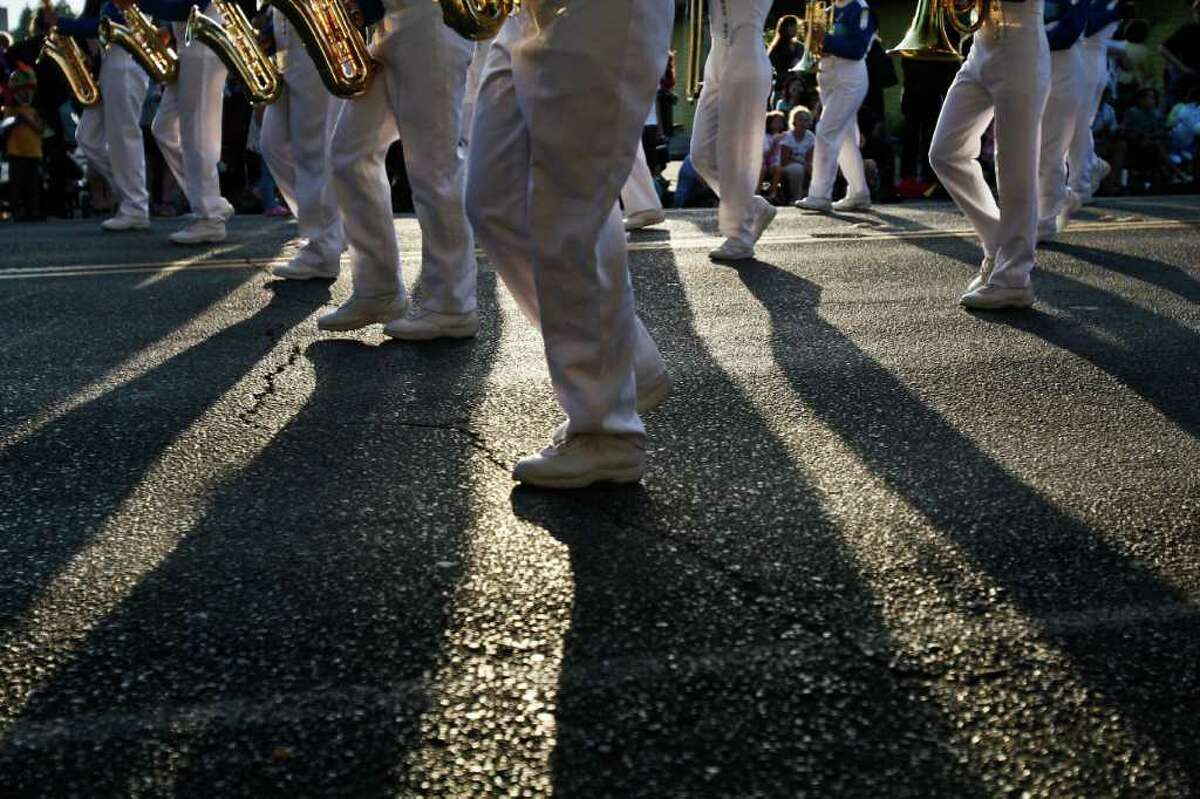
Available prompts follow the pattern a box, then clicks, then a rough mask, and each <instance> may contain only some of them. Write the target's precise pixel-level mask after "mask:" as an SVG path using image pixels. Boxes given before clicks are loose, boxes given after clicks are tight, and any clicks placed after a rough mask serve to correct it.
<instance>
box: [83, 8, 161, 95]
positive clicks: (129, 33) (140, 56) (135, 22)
mask: <svg viewBox="0 0 1200 799" xmlns="http://www.w3.org/2000/svg"><path fill="white" fill-rule="evenodd" d="M124 15H125V24H124V25H122V24H120V23H118V22H114V21H113V20H112V19H110V18H108V17H106V16H101V17H100V32H99V39H100V44H101V46H103V47H104V49H106V50H107V49H108V48H110V47H112V46H114V45H115V46H117V47H120V48H121V49H123V50H126V51H128V52H129V54H130V55H131V56H133V60H134V61H136V62H137V63H138V66H140V67H141V68H142V69H144V70H146V74H147V75H149V76H150V79H151V80H153V81H154V82H155V83H162V84H167V83H174V82H175V79H176V78H178V77H179V56H178V55H176V54H175V51H174V50H172V49H171V48H170V47H168V46H167V44H166V42H164V41H163V40H162V39H160V38H159V36H158V29H157V28H155V27H154V23H153V22H151V21H150V18H149V17H147V16H146V15H145V14H143V13H142V12H141V11H139V10H138V9H137V8H135V7H133V6H130V7H129V8H128V9H127V10H125V11H124Z"/></svg>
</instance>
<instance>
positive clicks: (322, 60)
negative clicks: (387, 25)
mask: <svg viewBox="0 0 1200 799" xmlns="http://www.w3.org/2000/svg"><path fill="white" fill-rule="evenodd" d="M267 2H268V3H270V4H271V5H273V6H274V7H275V8H277V9H279V11H280V12H281V13H282V14H283V15H284V16H285V17H287V20H288V22H289V23H291V25H292V27H293V28H295V30H296V35H298V36H299V37H300V40H301V41H302V42H304V49H305V50H307V51H308V54H309V56H310V57H311V58H312V60H313V64H315V65H316V67H317V73H318V74H319V75H320V76H321V82H322V83H324V84H325V88H326V89H328V90H329V92H330V94H332V95H334V96H335V97H341V98H343V99H346V100H353V99H354V98H355V97H361V96H362V95H364V94H366V91H367V89H368V88H369V87H370V85H371V77H372V76H373V75H374V74H375V70H376V68H377V65H376V63H375V61H374V60H373V59H372V58H371V54H370V52H369V51H368V50H367V43H366V40H364V39H363V36H362V34H361V33H360V32H359V30H358V28H356V27H355V26H354V23H353V22H351V20H350V15H349V14H348V13H347V12H346V8H345V6H343V5H342V3H341V0H267Z"/></svg>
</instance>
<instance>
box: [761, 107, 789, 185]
mask: <svg viewBox="0 0 1200 799" xmlns="http://www.w3.org/2000/svg"><path fill="white" fill-rule="evenodd" d="M786 133H787V117H786V116H784V114H783V112H782V111H770V112H768V113H767V130H766V133H765V134H763V165H762V174H761V176H760V178H759V184H760V185H761V184H763V183H766V184H768V185H769V188H768V189H767V192H766V195H767V199H768V200H770V201H771V202H776V201H777V200H778V199H779V189H780V185H781V183H782V181H783V156H782V155H781V154H780V143H781V142H782V141H783V137H784V136H785V135H786ZM776 204H778V203H776Z"/></svg>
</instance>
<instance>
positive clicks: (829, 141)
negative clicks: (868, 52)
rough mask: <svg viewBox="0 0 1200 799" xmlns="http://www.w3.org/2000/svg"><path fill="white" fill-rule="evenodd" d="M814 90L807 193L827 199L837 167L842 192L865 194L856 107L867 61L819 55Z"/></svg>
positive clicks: (859, 103)
mask: <svg viewBox="0 0 1200 799" xmlns="http://www.w3.org/2000/svg"><path fill="white" fill-rule="evenodd" d="M817 91H818V93H819V94H820V96H821V118H820V119H819V120H818V121H817V129H816V130H815V131H814V132H813V133H814V134H815V135H816V137H817V142H816V144H815V145H814V146H813V163H812V181H811V182H810V184H809V187H808V196H810V197H813V198H820V199H823V200H828V199H831V198H832V197H833V183H834V181H835V180H837V172H838V168H839V167H841V170H842V175H843V176H844V177H845V178H846V196H847V197H856V198H857V197H864V196H868V195H870V193H871V190H870V189H869V188H868V187H867V173H866V170H865V169H864V168H863V157H862V149H861V148H860V146H859V141H858V138H859V131H858V109H859V108H860V107H861V106H862V104H863V100H864V99H865V98H866V96H867V62H866V61H864V60H860V61H851V60H850V59H848V58H839V57H837V56H826V57H825V58H822V59H821V64H820V68H819V70H818V72H817Z"/></svg>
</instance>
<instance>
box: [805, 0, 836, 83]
mask: <svg viewBox="0 0 1200 799" xmlns="http://www.w3.org/2000/svg"><path fill="white" fill-rule="evenodd" d="M833 13H834V8H833V0H827V1H825V0H808V2H807V3H806V4H805V5H804V16H803V18H802V19H801V20H800V29H801V30H802V31H804V55H803V56H801V58H800V63H799V64H797V65H796V71H797V72H816V71H817V66H818V65H819V64H820V63H821V59H822V58H823V57H824V56H825V34H826V33H828V32H829V31H830V29H832V28H833Z"/></svg>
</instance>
